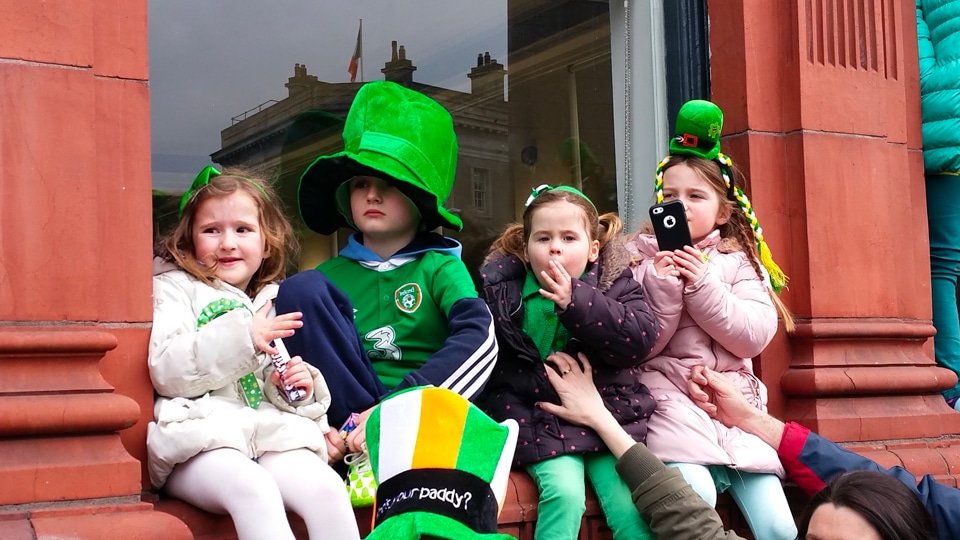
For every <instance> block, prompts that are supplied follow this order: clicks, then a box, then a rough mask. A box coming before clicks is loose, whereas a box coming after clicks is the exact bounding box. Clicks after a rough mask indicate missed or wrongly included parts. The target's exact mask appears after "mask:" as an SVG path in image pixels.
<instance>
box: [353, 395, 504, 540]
mask: <svg viewBox="0 0 960 540" xmlns="http://www.w3.org/2000/svg"><path fill="white" fill-rule="evenodd" d="M518 431H519V426H518V425H517V422H516V421H515V420H512V419H510V420H505V421H504V422H503V423H499V424H498V423H497V422H495V421H494V420H493V419H492V418H490V417H489V416H487V415H486V414H485V413H484V412H483V411H481V410H480V409H479V408H477V406H476V405H474V404H472V403H470V402H469V401H467V399H466V398H464V397H463V396H461V395H459V394H457V393H455V392H451V391H450V390H447V389H444V388H435V387H431V386H421V387H417V388H411V389H407V390H404V391H401V392H397V393H396V394H393V395H391V396H390V397H388V398H387V399H385V400H383V402H381V403H380V405H378V406H377V407H376V408H375V409H374V410H373V412H372V413H371V414H370V417H369V418H368V419H367V424H366V436H367V439H366V441H367V447H368V449H369V451H370V464H371V466H372V467H373V472H374V475H376V478H377V482H378V483H379V485H378V487H377V494H376V501H375V503H374V508H373V524H374V527H373V531H372V532H371V533H370V535H369V536H367V538H366V540H393V539H396V538H411V539H412V538H424V537H429V538H444V539H447V540H508V539H512V538H513V537H512V536H510V535H507V534H500V533H497V516H498V515H499V513H500V510H501V508H502V507H503V503H504V500H505V498H506V493H507V487H508V485H509V477H510V465H511V463H512V462H513V454H514V450H515V449H516V445H517V433H518Z"/></svg>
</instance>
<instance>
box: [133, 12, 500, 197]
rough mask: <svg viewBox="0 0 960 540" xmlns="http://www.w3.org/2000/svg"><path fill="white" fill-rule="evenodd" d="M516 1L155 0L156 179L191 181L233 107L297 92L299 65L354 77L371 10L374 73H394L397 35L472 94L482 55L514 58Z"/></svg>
mask: <svg viewBox="0 0 960 540" xmlns="http://www.w3.org/2000/svg"><path fill="white" fill-rule="evenodd" d="M506 10H507V7H506V1H505V0H489V1H480V2H478V1H476V0H417V1H416V2H395V1H391V0H312V1H307V0H277V1H276V2H263V1H260V0H157V1H154V2H150V3H149V32H150V36H149V39H150V41H149V43H150V92H151V130H152V131H151V133H152V137H153V139H152V152H153V178H154V182H153V183H154V187H155V188H157V189H164V190H171V191H182V190H183V189H185V188H186V187H187V185H189V183H190V181H191V180H192V178H193V176H194V174H196V171H197V170H199V169H200V168H201V167H202V166H203V165H205V164H207V163H209V161H210V157H209V156H210V154H211V153H213V152H214V151H216V150H217V149H219V148H220V130H221V129H223V128H225V127H227V126H229V125H230V122H231V120H230V119H231V118H232V117H234V116H237V115H240V114H242V113H243V112H244V111H247V110H249V109H251V108H254V107H257V106H258V105H260V104H262V103H264V102H267V101H269V100H281V99H284V98H285V97H287V89H286V88H285V87H284V83H286V82H287V79H288V78H289V77H291V76H292V75H293V66H294V64H298V63H299V64H306V66H307V71H308V72H309V73H310V74H311V75H316V76H317V77H318V78H319V79H320V80H323V81H328V82H348V81H349V80H350V75H349V74H348V73H347V64H348V62H349V60H350V55H351V54H352V53H353V48H354V45H355V43H356V39H357V28H358V26H359V20H360V19H361V18H362V19H363V57H364V58H363V74H364V79H365V80H379V79H382V78H383V76H382V74H381V73H380V69H381V68H382V67H383V64H384V62H386V61H387V60H389V59H390V42H391V40H396V41H398V42H399V44H401V45H404V47H405V48H406V53H407V58H408V59H410V60H412V61H413V63H414V65H415V66H416V67H417V71H416V72H414V80H416V81H419V82H423V83H427V84H432V85H436V86H441V87H445V88H452V89H456V90H461V91H467V92H469V91H470V81H469V79H468V78H467V73H468V72H469V71H470V68H471V67H473V66H474V65H476V58H477V54H478V53H483V52H486V51H489V52H490V54H491V56H492V57H493V58H495V59H496V60H498V61H499V62H500V63H501V64H504V65H506V64H507V58H506V57H507V53H506V51H507V27H506ZM358 80H359V74H358Z"/></svg>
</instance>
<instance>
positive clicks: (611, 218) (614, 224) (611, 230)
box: [596, 212, 623, 249]
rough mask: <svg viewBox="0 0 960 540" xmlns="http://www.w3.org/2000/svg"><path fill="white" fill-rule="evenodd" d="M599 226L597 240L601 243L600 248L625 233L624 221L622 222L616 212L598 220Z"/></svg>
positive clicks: (602, 216)
mask: <svg viewBox="0 0 960 540" xmlns="http://www.w3.org/2000/svg"><path fill="white" fill-rule="evenodd" d="M597 221H598V226H597V233H596V240H597V241H598V242H600V248H601V249H602V248H603V246H605V245H607V242H609V241H610V240H611V239H613V238H616V237H617V236H618V235H619V234H620V233H621V232H622V231H623V221H621V220H620V216H618V215H617V214H616V213H615V212H607V213H606V214H603V215H601V216H600V217H599V218H597Z"/></svg>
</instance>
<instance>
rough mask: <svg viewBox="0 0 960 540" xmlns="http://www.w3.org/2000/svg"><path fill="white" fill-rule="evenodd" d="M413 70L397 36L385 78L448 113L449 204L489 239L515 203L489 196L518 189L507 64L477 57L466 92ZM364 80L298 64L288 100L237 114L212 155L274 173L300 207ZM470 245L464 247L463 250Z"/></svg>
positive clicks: (471, 229) (475, 238) (473, 237)
mask: <svg viewBox="0 0 960 540" xmlns="http://www.w3.org/2000/svg"><path fill="white" fill-rule="evenodd" d="M416 69H417V68H416V66H414V65H413V62H412V61H411V60H409V59H408V58H407V57H406V52H405V50H404V47H403V46H402V45H401V46H399V47H398V46H397V42H393V43H392V58H391V59H390V61H389V62H386V64H385V65H384V67H383V69H382V70H381V72H383V74H384V78H385V79H386V80H389V81H394V82H397V83H399V84H402V85H404V86H407V87H409V88H412V89H414V90H417V91H419V92H422V93H424V94H426V95H428V96H430V97H431V98H433V99H435V100H436V101H437V102H439V103H440V104H441V105H443V106H444V107H445V108H446V109H447V110H448V111H450V114H451V115H452V116H453V121H454V129H455V130H456V133H457V140H458V143H459V146H460V153H459V156H458V160H457V180H456V182H455V183H454V187H453V191H452V192H451V195H450V198H449V199H448V200H447V206H448V207H450V208H451V209H453V210H454V211H455V212H457V213H459V214H460V216H461V217H462V218H463V220H464V223H465V230H466V232H467V234H468V235H469V239H465V240H464V242H465V244H467V243H470V244H472V243H474V242H486V243H487V245H489V242H490V240H492V238H493V236H494V235H495V234H496V233H497V232H499V230H500V229H501V228H502V226H503V224H505V223H507V222H509V221H511V220H513V207H512V205H503V204H501V205H494V204H492V202H491V198H492V194H493V193H513V186H512V185H511V183H510V167H509V163H508V159H509V158H508V147H507V136H508V131H509V124H508V119H509V117H508V114H507V104H506V101H505V99H504V76H505V75H506V70H505V69H504V67H503V65H502V64H500V63H499V62H497V61H496V60H495V59H492V58H490V54H489V53H487V54H481V55H478V56H477V65H476V66H475V67H473V68H472V69H471V70H470V73H469V74H468V75H467V76H468V77H469V78H470V81H471V92H470V93H465V92H460V91H456V90H449V89H446V88H440V87H436V86H431V85H428V84H423V83H419V82H416V81H414V80H413V72H414V71H415V70H416ZM361 84H362V83H359V82H357V83H328V82H324V81H320V80H318V79H317V77H316V76H314V75H309V74H308V73H307V67H306V66H304V65H301V64H297V65H295V66H294V73H293V77H290V78H289V79H288V80H287V84H286V87H287V89H288V91H289V95H288V96H287V98H286V99H283V100H280V101H277V102H268V103H265V104H264V105H263V106H260V107H257V108H255V109H252V110H251V111H248V112H246V113H243V114H241V115H239V116H237V117H234V119H233V124H232V125H231V126H229V127H227V128H225V129H223V130H222V131H221V133H220V138H221V149H220V150H218V151H216V152H214V153H213V154H212V155H211V158H212V159H213V160H214V161H215V162H217V163H220V164H221V165H223V166H243V167H248V168H252V169H255V170H258V171H263V172H267V173H272V174H273V176H274V177H275V178H277V181H278V189H279V190H280V193H281V195H282V196H283V197H284V199H285V200H286V201H287V203H288V204H289V205H290V208H295V202H294V201H295V200H296V186H297V181H298V179H299V176H300V173H301V172H302V171H303V169H304V168H305V167H306V166H307V165H308V164H309V163H310V162H311V161H312V160H313V159H314V158H315V157H316V156H318V155H322V154H328V153H332V152H336V151H338V150H339V149H340V148H342V140H341V138H340V132H341V129H342V125H343V119H344V118H345V117H346V114H347V110H348V109H349V107H350V103H351V102H352V101H353V97H354V95H355V94H356V93H357V91H358V90H359V88H360V86H361ZM444 232H445V233H446V234H451V232H450V231H444ZM471 247H472V246H470V245H465V251H468V250H471ZM478 247H479V245H478ZM484 247H485V246H484ZM480 250H481V251H482V248H480Z"/></svg>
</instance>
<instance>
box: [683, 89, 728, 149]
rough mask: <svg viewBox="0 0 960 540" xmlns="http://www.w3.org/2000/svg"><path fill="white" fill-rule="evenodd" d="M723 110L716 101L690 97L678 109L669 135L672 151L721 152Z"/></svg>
mask: <svg viewBox="0 0 960 540" xmlns="http://www.w3.org/2000/svg"><path fill="white" fill-rule="evenodd" d="M722 130H723V111H721V110H720V107H717V105H716V104H714V103H712V102H710V101H705V100H702V99H691V100H690V101H688V102H686V103H684V104H683V106H681V107H680V111H679V112H678V113H677V123H676V129H675V132H676V135H675V136H674V137H673V138H672V139H670V153H671V154H687V155H693V156H697V157H702V158H703V159H709V160H713V159H716V157H717V154H718V153H720V131H722Z"/></svg>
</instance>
